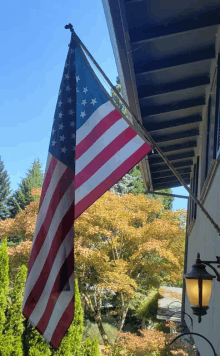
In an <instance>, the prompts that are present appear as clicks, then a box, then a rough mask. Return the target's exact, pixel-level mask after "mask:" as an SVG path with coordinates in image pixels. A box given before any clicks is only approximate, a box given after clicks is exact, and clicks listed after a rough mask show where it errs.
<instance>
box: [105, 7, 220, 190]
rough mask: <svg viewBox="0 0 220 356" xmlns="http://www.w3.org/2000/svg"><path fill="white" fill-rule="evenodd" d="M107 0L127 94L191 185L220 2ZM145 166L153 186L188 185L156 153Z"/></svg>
mask: <svg viewBox="0 0 220 356" xmlns="http://www.w3.org/2000/svg"><path fill="white" fill-rule="evenodd" d="M102 2H103V6H104V10H105V14H106V19H107V23H108V27H109V32H110V37H111V42H112V46H113V51H114V55H115V59H116V64H117V68H118V72H119V77H120V81H121V84H122V89H123V95H124V98H125V100H126V101H127V102H128V104H129V106H130V107H131V110H132V111H133V112H134V113H135V115H136V116H137V117H138V119H139V120H140V121H141V122H142V123H143V125H144V127H145V128H146V130H147V131H148V132H150V134H151V135H152V137H153V139H154V140H155V141H156V142H157V143H158V144H159V146H160V148H161V149H162V150H163V152H164V153H165V154H166V155H167V157H168V159H169V160H170V161H171V162H172V164H173V165H174V167H175V168H176V169H177V170H178V172H179V173H180V174H181V176H182V178H183V179H184V180H185V182H186V183H187V184H189V183H190V173H191V170H192V165H193V162H194V161H193V160H194V157H195V149H196V147H197V144H198V137H199V134H200V123H201V121H202V112H203V109H204V106H205V105H206V99H205V98H206V93H207V91H208V90H209V88H210V70H211V66H212V65H213V61H215V59H216V48H215V45H216V35H217V32H218V30H219V26H218V25H219V24H220V1H219V0H212V1H211V2H207V1H206V0H197V1H192V0H185V1H174V0H147V1H144V0H139V1H138V0H102ZM141 166H142V167H141V169H142V174H143V178H144V182H145V185H146V188H148V189H150V190H160V189H165V188H172V187H177V186H179V185H181V184H180V183H179V181H178V180H177V178H176V177H175V176H174V175H173V173H172V171H170V169H169V168H168V167H167V165H166V164H165V162H164V161H163V160H162V159H161V158H160V156H159V155H158V153H157V151H155V152H154V153H150V154H149V155H148V156H147V157H145V159H144V160H142V164H141Z"/></svg>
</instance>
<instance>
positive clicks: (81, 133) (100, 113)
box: [76, 101, 115, 145]
mask: <svg viewBox="0 0 220 356" xmlns="http://www.w3.org/2000/svg"><path fill="white" fill-rule="evenodd" d="M113 110H115V108H114V106H113V105H112V103H111V102H110V101H107V103H105V104H103V105H101V106H99V107H98V109H97V110H95V111H94V113H93V114H92V115H91V116H90V118H89V119H88V120H87V121H86V122H85V123H84V124H83V125H82V126H81V127H80V128H79V129H78V130H77V131H76V145H78V144H79V143H80V142H81V141H82V140H83V139H84V138H85V137H86V136H87V135H88V134H89V133H90V132H91V131H92V130H93V129H94V127H95V126H96V125H97V124H98V123H99V122H100V121H102V119H103V117H105V116H107V115H108V114H109V113H110V112H111V111H113Z"/></svg>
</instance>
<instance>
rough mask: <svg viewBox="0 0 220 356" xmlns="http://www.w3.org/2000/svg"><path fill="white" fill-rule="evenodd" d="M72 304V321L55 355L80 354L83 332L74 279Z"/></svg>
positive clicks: (74, 355) (76, 283)
mask: <svg viewBox="0 0 220 356" xmlns="http://www.w3.org/2000/svg"><path fill="white" fill-rule="evenodd" d="M74 304H75V306H74V319H73V322H72V324H71V325H70V327H69V329H68V331H67V333H66V335H65V336H64V338H63V340H62V341H61V344H60V347H59V349H58V350H57V351H56V352H55V354H54V355H56V356H79V355H80V356H81V351H80V350H81V341H82V334H83V309H82V305H81V300H80V293H79V287H78V282H77V280H75V296H74ZM94 356H95V355H94Z"/></svg>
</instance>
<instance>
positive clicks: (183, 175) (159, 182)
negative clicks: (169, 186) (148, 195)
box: [152, 173, 190, 189]
mask: <svg viewBox="0 0 220 356" xmlns="http://www.w3.org/2000/svg"><path fill="white" fill-rule="evenodd" d="M181 178H183V179H184V180H186V179H190V175H189V173H188V174H187V173H186V174H182V176H181ZM177 180H178V179H177V178H176V177H175V176H173V177H167V178H161V179H156V180H154V179H153V180H152V181H153V187H154V189H155V185H159V184H163V183H168V182H169V183H171V182H176V181H177Z"/></svg>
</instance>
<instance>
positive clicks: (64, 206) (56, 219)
mask: <svg viewBox="0 0 220 356" xmlns="http://www.w3.org/2000/svg"><path fill="white" fill-rule="evenodd" d="M73 200H74V181H73V182H72V183H71V185H70V186H69V188H68V189H67V191H66V193H65V194H64V196H63V197H62V199H61V200H60V202H59V204H58V206H57V208H56V212H55V214H54V216H53V219H52V221H51V224H50V228H49V230H48V233H47V237H46V239H45V241H44V243H43V245H42V247H41V249H40V252H39V253H38V255H37V257H36V259H35V261H34V264H33V266H32V268H31V270H30V273H29V275H28V278H27V282H26V288H25V294H24V300H23V305H25V303H26V300H27V298H28V296H29V294H30V292H31V291H32V289H33V287H34V285H35V283H36V282H37V279H38V277H39V275H40V273H41V271H42V268H43V266H44V263H45V261H46V259H47V257H48V254H49V251H50V247H51V244H52V242H53V238H54V235H55V234H56V231H57V229H58V227H59V225H60V222H61V220H62V219H63V217H64V216H65V214H66V212H67V211H68V209H69V208H70V206H71V204H72V203H73Z"/></svg>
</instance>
